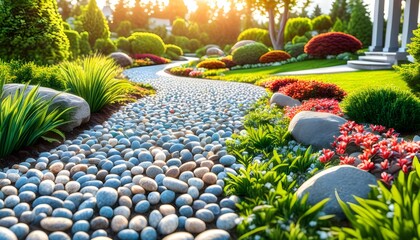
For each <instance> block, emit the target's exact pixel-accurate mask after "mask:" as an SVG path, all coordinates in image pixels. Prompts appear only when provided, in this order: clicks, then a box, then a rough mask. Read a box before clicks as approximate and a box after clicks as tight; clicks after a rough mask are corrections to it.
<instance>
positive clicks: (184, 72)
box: [169, 67, 194, 77]
mask: <svg viewBox="0 0 420 240" xmlns="http://www.w3.org/2000/svg"><path fill="white" fill-rule="evenodd" d="M192 71H194V68H184V67H173V68H171V69H170V70H169V72H170V73H171V74H173V75H176V76H183V77H189V76H190V73H191V72H192Z"/></svg>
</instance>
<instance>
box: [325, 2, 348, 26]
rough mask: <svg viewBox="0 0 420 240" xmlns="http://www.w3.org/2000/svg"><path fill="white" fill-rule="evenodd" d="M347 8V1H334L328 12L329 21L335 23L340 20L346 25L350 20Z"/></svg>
mask: <svg viewBox="0 0 420 240" xmlns="http://www.w3.org/2000/svg"><path fill="white" fill-rule="evenodd" d="M347 6H348V4H347V0H335V1H334V3H333V5H332V8H331V12H330V17H331V21H333V22H335V21H336V20H337V18H340V19H341V21H342V22H343V23H347V22H348V21H349V20H350V13H349V12H348V9H347V8H348V7H347Z"/></svg>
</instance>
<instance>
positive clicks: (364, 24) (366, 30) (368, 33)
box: [347, 0, 372, 47]
mask: <svg viewBox="0 0 420 240" xmlns="http://www.w3.org/2000/svg"><path fill="white" fill-rule="evenodd" d="M366 8H367V6H366V5H365V4H364V3H363V0H354V1H353V4H352V5H351V17H350V21H349V24H348V26H347V32H348V33H349V34H351V35H353V36H355V37H356V38H358V39H359V40H360V41H361V42H362V43H363V46H365V47H366V46H369V44H370V43H371V40H372V22H371V21H370V17H369V13H368V11H367V9H366Z"/></svg>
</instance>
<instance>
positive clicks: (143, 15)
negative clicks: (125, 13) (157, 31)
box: [130, 0, 149, 29]
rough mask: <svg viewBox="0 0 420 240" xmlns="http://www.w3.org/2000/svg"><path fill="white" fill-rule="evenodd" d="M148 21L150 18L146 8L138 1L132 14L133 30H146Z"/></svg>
mask: <svg viewBox="0 0 420 240" xmlns="http://www.w3.org/2000/svg"><path fill="white" fill-rule="evenodd" d="M148 21H149V16H148V15H147V12H146V7H144V6H142V5H141V3H140V0H136V2H135V4H134V7H133V8H132V9H131V14H130V22H131V24H132V26H133V29H136V28H146V27H147V25H148Z"/></svg>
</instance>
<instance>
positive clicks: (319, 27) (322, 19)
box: [312, 15, 333, 33]
mask: <svg viewBox="0 0 420 240" xmlns="http://www.w3.org/2000/svg"><path fill="white" fill-rule="evenodd" d="M332 26H333V24H332V21H331V17H330V16H329V15H321V16H318V17H316V18H314V19H312V28H313V29H314V30H316V31H318V32H319V33H322V32H328V30H329V29H330V28H331V27H332Z"/></svg>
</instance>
